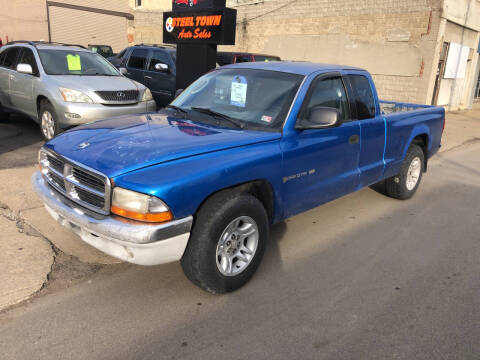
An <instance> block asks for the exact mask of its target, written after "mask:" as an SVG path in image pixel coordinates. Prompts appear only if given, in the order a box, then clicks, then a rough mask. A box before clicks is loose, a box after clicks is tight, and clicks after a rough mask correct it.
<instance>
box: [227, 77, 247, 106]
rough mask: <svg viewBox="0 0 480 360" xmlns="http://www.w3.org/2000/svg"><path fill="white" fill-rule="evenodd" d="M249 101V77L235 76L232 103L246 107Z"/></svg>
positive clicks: (231, 95)
mask: <svg viewBox="0 0 480 360" xmlns="http://www.w3.org/2000/svg"><path fill="white" fill-rule="evenodd" d="M246 102H247V79H246V78H245V77H244V76H235V77H234V78H233V80H232V90H231V92H230V104H232V105H234V106H238V107H245V103H246Z"/></svg>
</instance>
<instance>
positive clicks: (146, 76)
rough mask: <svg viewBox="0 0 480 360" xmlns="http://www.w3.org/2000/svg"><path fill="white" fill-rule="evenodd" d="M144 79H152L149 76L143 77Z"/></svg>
mask: <svg viewBox="0 0 480 360" xmlns="http://www.w3.org/2000/svg"><path fill="white" fill-rule="evenodd" d="M145 79H153V78H152V77H151V76H148V75H145Z"/></svg>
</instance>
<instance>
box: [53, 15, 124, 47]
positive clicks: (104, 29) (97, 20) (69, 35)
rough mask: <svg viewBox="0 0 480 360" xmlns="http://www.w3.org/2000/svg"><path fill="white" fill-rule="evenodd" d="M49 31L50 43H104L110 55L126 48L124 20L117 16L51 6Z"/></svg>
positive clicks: (84, 44)
mask: <svg viewBox="0 0 480 360" xmlns="http://www.w3.org/2000/svg"><path fill="white" fill-rule="evenodd" d="M50 31H51V35H52V41H54V42H61V43H67V44H77V45H83V46H87V45H88V44H105V45H110V46H111V47H112V48H113V51H114V52H119V51H121V50H122V49H124V48H126V47H127V46H128V40H127V19H126V18H124V17H120V16H113V15H105V14H98V13H95V12H87V11H81V10H74V9H66V8H60V7H55V6H51V7H50Z"/></svg>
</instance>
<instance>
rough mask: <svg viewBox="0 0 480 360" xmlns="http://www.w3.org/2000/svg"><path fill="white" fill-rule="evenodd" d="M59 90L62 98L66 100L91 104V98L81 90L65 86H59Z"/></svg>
mask: <svg viewBox="0 0 480 360" xmlns="http://www.w3.org/2000/svg"><path fill="white" fill-rule="evenodd" d="M59 90H60V94H62V97H63V100H65V101H67V102H73V103H88V104H93V100H92V99H90V97H89V96H88V95H86V94H84V93H83V92H81V91H78V90H73V89H66V88H59Z"/></svg>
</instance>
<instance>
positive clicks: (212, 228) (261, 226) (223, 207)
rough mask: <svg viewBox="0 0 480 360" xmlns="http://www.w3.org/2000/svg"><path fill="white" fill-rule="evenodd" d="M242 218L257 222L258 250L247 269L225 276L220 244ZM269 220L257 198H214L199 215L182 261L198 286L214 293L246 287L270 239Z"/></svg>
mask: <svg viewBox="0 0 480 360" xmlns="http://www.w3.org/2000/svg"><path fill="white" fill-rule="evenodd" d="M241 216H248V217H250V218H251V219H253V220H254V221H255V223H256V225H257V227H258V235H259V236H258V243H257V247H256V251H255V253H254V254H253V257H252V258H251V260H250V263H249V264H248V265H247V266H246V267H245V269H244V270H243V271H242V272H240V273H239V274H237V275H233V276H225V275H223V274H222V273H221V272H220V270H219V268H218V266H217V245H218V244H219V240H220V237H221V235H222V234H223V232H224V230H225V229H226V228H227V226H228V225H229V224H230V223H231V222H232V221H233V220H235V219H237V218H238V217H241ZM269 230H270V229H269V221H268V216H267V212H266V210H265V208H264V207H263V205H262V203H261V202H260V201H259V200H258V199H257V198H256V197H254V196H252V195H250V194H246V193H239V192H235V191H230V190H227V191H223V192H220V193H218V194H216V195H213V196H212V198H210V199H209V200H208V201H207V202H206V203H205V204H204V205H202V207H201V209H200V211H199V212H198V213H197V216H196V218H195V223H194V225H193V229H192V233H191V237H190V240H189V243H188V246H187V248H186V250H185V253H184V254H183V257H182V259H181V264H182V268H183V271H184V273H185V275H186V276H187V278H188V279H189V280H190V281H192V282H193V283H194V284H195V285H197V286H199V287H200V288H202V289H203V290H206V291H208V292H210V293H212V294H220V293H226V292H231V291H234V290H236V289H238V288H240V287H242V286H243V285H244V284H245V283H247V281H248V280H250V278H251V277H252V276H253V274H254V273H255V271H256V270H257V268H258V266H259V264H260V262H261V260H262V257H263V253H264V252H265V244H266V241H267V239H268V236H269Z"/></svg>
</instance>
